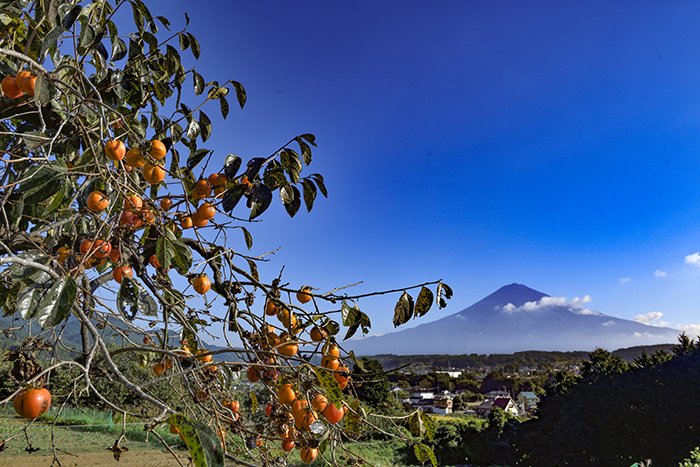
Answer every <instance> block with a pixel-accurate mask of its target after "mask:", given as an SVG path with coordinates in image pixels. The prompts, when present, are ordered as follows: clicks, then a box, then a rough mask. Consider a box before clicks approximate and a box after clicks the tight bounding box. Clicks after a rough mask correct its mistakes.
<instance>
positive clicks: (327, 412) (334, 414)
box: [322, 404, 345, 425]
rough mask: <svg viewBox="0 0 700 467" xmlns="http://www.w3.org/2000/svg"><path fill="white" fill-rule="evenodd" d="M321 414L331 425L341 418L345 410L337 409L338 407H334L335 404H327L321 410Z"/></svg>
mask: <svg viewBox="0 0 700 467" xmlns="http://www.w3.org/2000/svg"><path fill="white" fill-rule="evenodd" d="M322 415H323V416H324V418H325V419H326V420H328V423H330V424H331V425H335V424H336V423H338V422H339V421H340V420H342V419H343V416H344V415H345V412H344V411H343V409H339V408H338V407H336V406H335V404H328V405H327V406H326V408H325V409H324V410H323V411H322Z"/></svg>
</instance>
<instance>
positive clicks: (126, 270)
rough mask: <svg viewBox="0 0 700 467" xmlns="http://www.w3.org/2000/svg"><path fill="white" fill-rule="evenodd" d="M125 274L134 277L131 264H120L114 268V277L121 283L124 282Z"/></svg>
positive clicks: (130, 277)
mask: <svg viewBox="0 0 700 467" xmlns="http://www.w3.org/2000/svg"><path fill="white" fill-rule="evenodd" d="M125 276H126V277H128V278H129V279H133V277H134V271H133V270H132V269H131V267H130V266H118V267H116V268H114V269H113V270H112V277H113V278H114V280H115V281H117V282H118V283H120V284H121V283H122V279H123V278H124V277H125Z"/></svg>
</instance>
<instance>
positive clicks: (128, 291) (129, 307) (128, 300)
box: [117, 277, 139, 321]
mask: <svg viewBox="0 0 700 467" xmlns="http://www.w3.org/2000/svg"><path fill="white" fill-rule="evenodd" d="M117 309H118V310H119V312H120V313H121V314H122V315H124V317H125V318H126V319H128V320H130V321H131V320H133V319H134V318H135V317H136V314H137V313H138V311H139V291H138V286H137V285H136V282H135V281H134V280H133V279H129V278H128V277H123V278H122V283H121V286H120V287H119V292H118V293H117Z"/></svg>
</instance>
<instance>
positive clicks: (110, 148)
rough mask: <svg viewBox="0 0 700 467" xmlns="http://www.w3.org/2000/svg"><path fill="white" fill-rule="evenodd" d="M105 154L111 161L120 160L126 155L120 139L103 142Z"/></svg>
mask: <svg viewBox="0 0 700 467" xmlns="http://www.w3.org/2000/svg"><path fill="white" fill-rule="evenodd" d="M104 149H105V154H106V155H107V157H109V158H110V159H112V160H113V161H120V160H122V159H124V156H125V155H126V146H124V143H123V142H122V140H120V139H113V140H109V141H107V142H106V143H105V148H104Z"/></svg>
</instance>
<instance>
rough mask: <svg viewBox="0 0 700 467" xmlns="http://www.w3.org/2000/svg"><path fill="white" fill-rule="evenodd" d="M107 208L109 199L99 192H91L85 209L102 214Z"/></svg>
mask: <svg viewBox="0 0 700 467" xmlns="http://www.w3.org/2000/svg"><path fill="white" fill-rule="evenodd" d="M107 206H109V198H107V195H105V194H104V193H102V192H101V191H97V190H95V191H92V192H90V194H89V195H88V197H87V208H88V209H89V210H90V211H92V212H102V211H104V210H105V209H107Z"/></svg>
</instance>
